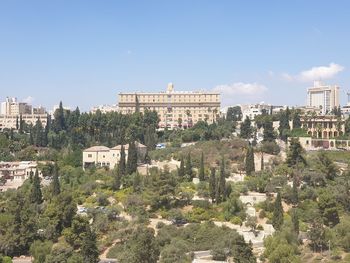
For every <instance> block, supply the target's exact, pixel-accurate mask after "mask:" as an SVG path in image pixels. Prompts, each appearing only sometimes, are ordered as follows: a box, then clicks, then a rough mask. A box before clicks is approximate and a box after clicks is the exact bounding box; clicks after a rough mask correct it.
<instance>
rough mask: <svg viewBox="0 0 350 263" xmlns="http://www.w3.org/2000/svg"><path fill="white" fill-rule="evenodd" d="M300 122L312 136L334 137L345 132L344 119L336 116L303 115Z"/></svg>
mask: <svg viewBox="0 0 350 263" xmlns="http://www.w3.org/2000/svg"><path fill="white" fill-rule="evenodd" d="M301 123H302V127H304V128H305V129H307V133H308V134H309V135H310V136H312V137H313V138H322V139H325V138H327V139H328V138H336V137H338V136H342V135H344V133H345V121H344V119H343V118H340V117H338V118H337V117H336V116H331V115H325V116H315V117H312V116H308V117H306V116H304V117H302V118H301Z"/></svg>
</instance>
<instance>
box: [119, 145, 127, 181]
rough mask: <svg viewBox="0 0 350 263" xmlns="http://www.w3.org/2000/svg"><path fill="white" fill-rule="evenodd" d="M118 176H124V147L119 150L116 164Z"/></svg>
mask: <svg viewBox="0 0 350 263" xmlns="http://www.w3.org/2000/svg"><path fill="white" fill-rule="evenodd" d="M118 174H119V176H124V175H125V174H126V160H125V148H124V145H122V146H121V148H120V159H119V163H118Z"/></svg>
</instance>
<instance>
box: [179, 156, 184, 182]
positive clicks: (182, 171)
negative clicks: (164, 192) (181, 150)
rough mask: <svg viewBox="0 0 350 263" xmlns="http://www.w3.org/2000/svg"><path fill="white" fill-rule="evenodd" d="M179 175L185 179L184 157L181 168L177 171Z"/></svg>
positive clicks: (181, 160)
mask: <svg viewBox="0 0 350 263" xmlns="http://www.w3.org/2000/svg"><path fill="white" fill-rule="evenodd" d="M177 175H178V176H179V177H180V178H184V176H185V162H184V157H183V156H182V155H181V159H180V168H179V169H178V170H177Z"/></svg>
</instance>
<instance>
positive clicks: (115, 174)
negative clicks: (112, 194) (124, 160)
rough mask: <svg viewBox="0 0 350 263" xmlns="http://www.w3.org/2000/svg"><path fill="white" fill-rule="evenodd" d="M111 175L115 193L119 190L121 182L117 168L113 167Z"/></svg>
mask: <svg viewBox="0 0 350 263" xmlns="http://www.w3.org/2000/svg"><path fill="white" fill-rule="evenodd" d="M112 174H113V178H114V182H113V190H115V191H116V190H119V189H120V186H121V181H122V178H121V174H120V170H119V166H116V167H114V169H113V171H112Z"/></svg>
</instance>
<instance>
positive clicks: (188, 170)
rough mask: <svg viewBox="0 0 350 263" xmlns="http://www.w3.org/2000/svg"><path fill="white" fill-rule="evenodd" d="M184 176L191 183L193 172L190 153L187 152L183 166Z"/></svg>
mask: <svg viewBox="0 0 350 263" xmlns="http://www.w3.org/2000/svg"><path fill="white" fill-rule="evenodd" d="M185 175H186V177H187V180H188V181H192V178H193V170H192V162H191V153H190V152H189V153H188V155H187V159H186V166H185Z"/></svg>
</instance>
